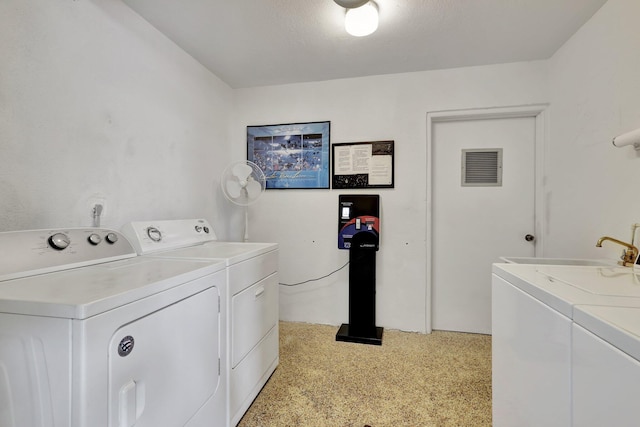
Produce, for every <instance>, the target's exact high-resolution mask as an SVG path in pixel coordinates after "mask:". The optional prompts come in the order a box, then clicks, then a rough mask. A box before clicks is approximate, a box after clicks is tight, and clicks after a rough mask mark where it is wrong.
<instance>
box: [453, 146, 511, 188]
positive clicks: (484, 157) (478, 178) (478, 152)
mask: <svg viewBox="0 0 640 427" xmlns="http://www.w3.org/2000/svg"><path fill="white" fill-rule="evenodd" d="M501 185H502V148H490V149H486V148H480V149H478V148H475V149H466V150H462V186H463V187H498V186H501Z"/></svg>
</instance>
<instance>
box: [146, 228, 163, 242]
mask: <svg viewBox="0 0 640 427" xmlns="http://www.w3.org/2000/svg"><path fill="white" fill-rule="evenodd" d="M147 236H149V238H150V239H151V240H153V241H154V242H159V241H160V240H162V233H161V232H160V230H158V229H157V228H155V227H149V228H147Z"/></svg>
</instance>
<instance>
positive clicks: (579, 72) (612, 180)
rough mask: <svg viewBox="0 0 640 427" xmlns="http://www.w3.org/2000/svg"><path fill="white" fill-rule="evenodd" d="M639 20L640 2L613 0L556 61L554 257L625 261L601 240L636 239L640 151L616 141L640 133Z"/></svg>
mask: <svg viewBox="0 0 640 427" xmlns="http://www.w3.org/2000/svg"><path fill="white" fill-rule="evenodd" d="M638 17H640V2H638V1H637V0H609V1H608V2H607V3H606V4H605V5H604V6H603V7H602V8H601V9H600V10H599V11H598V12H597V13H596V14H595V15H594V17H593V18H592V19H591V20H590V21H589V22H587V23H586V24H585V25H584V26H583V27H582V28H581V29H580V30H579V31H578V32H577V33H576V34H575V35H574V36H573V37H572V38H571V39H570V40H569V41H568V42H567V43H566V44H565V45H564V46H563V47H562V48H561V49H560V50H559V51H558V52H557V53H556V54H555V55H554V56H553V58H552V59H551V60H550V61H549V69H550V72H549V76H550V90H549V93H550V95H551V97H550V101H551V110H550V112H551V132H550V136H551V138H550V145H549V150H548V159H549V161H548V176H547V179H548V184H549V185H548V192H547V202H548V203H547V209H548V212H547V221H548V228H547V235H546V236H545V237H546V241H547V245H546V255H548V256H563V257H564V256H572V257H591V258H602V257H607V258H617V257H618V256H619V255H620V253H621V250H622V247H620V246H617V245H614V244H611V243H605V244H604V245H603V247H602V248H596V247H595V243H596V241H597V239H598V238H599V237H601V236H604V235H609V236H613V237H616V238H618V239H620V240H624V241H627V242H628V241H630V240H631V228H630V227H631V224H632V223H636V222H640V197H639V196H638V195H639V194H640V193H639V192H638V183H639V182H640V154H639V153H638V152H636V151H635V150H634V149H633V147H623V148H615V147H613V146H612V144H611V139H612V138H613V137H614V136H616V135H619V134H621V133H624V132H627V131H630V130H632V129H636V128H640V54H639V53H638V52H640V26H638V22H637V19H638ZM638 242H640V241H638V240H636V243H638Z"/></svg>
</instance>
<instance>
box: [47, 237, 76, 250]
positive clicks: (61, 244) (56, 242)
mask: <svg viewBox="0 0 640 427" xmlns="http://www.w3.org/2000/svg"><path fill="white" fill-rule="evenodd" d="M49 244H50V245H51V247H52V248H53V249H57V250H59V251H61V250H63V249H66V248H67V246H69V245H70V244H71V239H69V236H67V235H66V234H64V233H56V234H54V235H53V236H51V237H49Z"/></svg>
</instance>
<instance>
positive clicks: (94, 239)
mask: <svg viewBox="0 0 640 427" xmlns="http://www.w3.org/2000/svg"><path fill="white" fill-rule="evenodd" d="M87 240H89V243H91V244H92V245H98V244H99V243H100V242H102V237H100V236H98V235H97V234H96V233H93V234H91V235H90V236H89V238H88V239H87Z"/></svg>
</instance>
